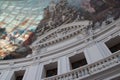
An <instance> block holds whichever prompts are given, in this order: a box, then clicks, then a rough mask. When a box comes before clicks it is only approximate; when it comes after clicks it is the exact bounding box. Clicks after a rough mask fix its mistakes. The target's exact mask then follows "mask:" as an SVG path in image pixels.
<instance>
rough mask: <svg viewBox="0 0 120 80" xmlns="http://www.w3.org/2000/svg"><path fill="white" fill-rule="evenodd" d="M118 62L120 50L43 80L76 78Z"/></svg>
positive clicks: (72, 79)
mask: <svg viewBox="0 0 120 80" xmlns="http://www.w3.org/2000/svg"><path fill="white" fill-rule="evenodd" d="M118 64H120V50H119V51H117V52H115V53H114V54H112V55H111V56H109V57H107V58H105V59H102V60H100V61H98V62H95V63H92V64H90V65H85V66H83V67H80V68H77V69H75V70H72V71H71V72H68V73H65V74H61V75H56V76H53V77H49V78H45V79H43V80H78V79H82V78H85V77H88V76H90V75H93V74H96V73H99V72H101V71H103V70H106V69H108V68H112V67H113V66H116V65H118Z"/></svg>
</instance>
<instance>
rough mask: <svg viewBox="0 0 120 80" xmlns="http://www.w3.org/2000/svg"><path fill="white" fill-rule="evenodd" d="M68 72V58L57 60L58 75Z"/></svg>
mask: <svg viewBox="0 0 120 80" xmlns="http://www.w3.org/2000/svg"><path fill="white" fill-rule="evenodd" d="M69 71H70V62H69V58H68V57H66V56H63V57H61V58H59V60H58V75H59V74H63V73H67V72H69Z"/></svg>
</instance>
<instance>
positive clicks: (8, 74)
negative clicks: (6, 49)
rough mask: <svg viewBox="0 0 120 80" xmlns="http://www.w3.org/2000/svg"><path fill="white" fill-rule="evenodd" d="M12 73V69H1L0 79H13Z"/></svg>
mask: <svg viewBox="0 0 120 80" xmlns="http://www.w3.org/2000/svg"><path fill="white" fill-rule="evenodd" d="M13 74H14V71H7V70H6V71H3V72H2V73H1V76H0V80H14V79H15V78H14V79H13V78H12V76H13Z"/></svg>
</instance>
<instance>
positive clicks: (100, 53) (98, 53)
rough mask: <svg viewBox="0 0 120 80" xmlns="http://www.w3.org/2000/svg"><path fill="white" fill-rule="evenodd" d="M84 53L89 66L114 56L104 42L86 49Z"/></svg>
mask: <svg viewBox="0 0 120 80" xmlns="http://www.w3.org/2000/svg"><path fill="white" fill-rule="evenodd" d="M84 53H85V57H86V60H87V62H88V64H91V63H94V62H96V61H98V60H101V59H103V58H105V57H107V56H109V55H111V54H112V53H111V52H110V50H109V49H108V48H107V46H106V45H105V44H104V43H103V42H99V43H94V44H92V45H89V46H88V47H86V48H85V49H84Z"/></svg>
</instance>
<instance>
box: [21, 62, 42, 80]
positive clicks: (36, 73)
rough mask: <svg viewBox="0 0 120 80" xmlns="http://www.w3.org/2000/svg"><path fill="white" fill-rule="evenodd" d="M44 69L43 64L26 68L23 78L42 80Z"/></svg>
mask: <svg viewBox="0 0 120 80" xmlns="http://www.w3.org/2000/svg"><path fill="white" fill-rule="evenodd" d="M42 70H43V65H42V64H38V65H37V64H36V65H33V66H30V67H29V68H27V69H26V72H25V75H24V77H23V80H41V78H42Z"/></svg>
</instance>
